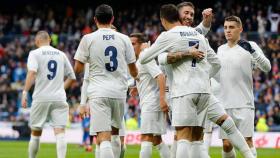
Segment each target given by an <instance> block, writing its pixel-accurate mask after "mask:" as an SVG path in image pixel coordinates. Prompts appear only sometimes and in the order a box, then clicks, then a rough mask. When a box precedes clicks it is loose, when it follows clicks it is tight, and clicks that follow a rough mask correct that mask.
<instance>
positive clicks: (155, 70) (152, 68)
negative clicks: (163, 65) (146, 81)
mask: <svg viewBox="0 0 280 158" xmlns="http://www.w3.org/2000/svg"><path fill="white" fill-rule="evenodd" d="M143 66H144V67H145V68H146V70H147V71H148V72H149V74H150V75H151V76H152V77H153V78H156V77H157V76H158V75H159V74H162V71H161V70H160V68H159V66H158V65H157V63H156V61H155V60H152V61H150V62H149V63H147V64H144V65H143Z"/></svg>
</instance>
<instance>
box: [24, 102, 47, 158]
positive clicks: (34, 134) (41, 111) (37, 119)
mask: <svg viewBox="0 0 280 158" xmlns="http://www.w3.org/2000/svg"><path fill="white" fill-rule="evenodd" d="M48 111H49V105H47V104H44V103H32V106H31V110H30V123H29V124H30V128H31V137H30V140H29V144H28V155H29V158H35V157H36V155H37V153H38V151H39V148H40V137H41V134H42V128H43V125H44V123H45V122H46V120H47V118H48Z"/></svg>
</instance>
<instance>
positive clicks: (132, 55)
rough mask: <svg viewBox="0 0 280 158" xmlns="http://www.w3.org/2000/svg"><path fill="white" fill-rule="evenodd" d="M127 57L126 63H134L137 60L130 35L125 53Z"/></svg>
mask: <svg viewBox="0 0 280 158" xmlns="http://www.w3.org/2000/svg"><path fill="white" fill-rule="evenodd" d="M125 58H126V63H127V64H131V63H134V62H135V61H136V57H135V52H134V48H133V46H132V43H131V41H130V39H129V38H128V37H127V39H126V54H125Z"/></svg>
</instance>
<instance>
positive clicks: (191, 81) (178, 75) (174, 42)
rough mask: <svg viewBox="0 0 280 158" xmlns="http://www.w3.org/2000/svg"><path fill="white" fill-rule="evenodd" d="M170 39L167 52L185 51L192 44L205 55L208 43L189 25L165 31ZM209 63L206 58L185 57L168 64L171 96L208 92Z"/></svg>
mask: <svg viewBox="0 0 280 158" xmlns="http://www.w3.org/2000/svg"><path fill="white" fill-rule="evenodd" d="M166 36H167V37H168V39H169V40H170V41H171V42H170V43H169V44H170V45H171V46H170V47H169V48H168V50H167V51H168V52H178V51H186V50H188V49H189V48H190V47H192V46H194V45H196V44H197V45H198V49H199V50H200V51H202V52H204V53H205V56H207V50H208V44H207V43H206V40H205V37H204V36H203V35H201V34H200V33H198V32H197V31H195V30H194V29H193V28H191V27H186V26H177V27H175V28H173V29H171V30H169V31H167V32H166ZM208 67H209V64H208V63H207V59H206V58H204V59H203V60H200V61H196V60H194V59H191V58H190V59H185V60H182V61H180V62H177V63H174V64H172V65H171V66H170V69H171V70H172V76H173V77H172V78H173V80H172V88H171V97H178V96H183V95H187V94H192V93H210V84H209V68H208Z"/></svg>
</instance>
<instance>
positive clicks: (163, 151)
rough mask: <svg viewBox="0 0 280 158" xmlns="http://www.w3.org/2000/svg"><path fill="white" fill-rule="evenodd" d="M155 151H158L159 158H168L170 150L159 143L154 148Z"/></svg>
mask: <svg viewBox="0 0 280 158" xmlns="http://www.w3.org/2000/svg"><path fill="white" fill-rule="evenodd" d="M156 149H157V150H158V151H159V154H160V157H161V158H170V149H169V147H168V146H167V145H166V144H164V143H163V142H161V143H160V144H158V145H157V146H156Z"/></svg>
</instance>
